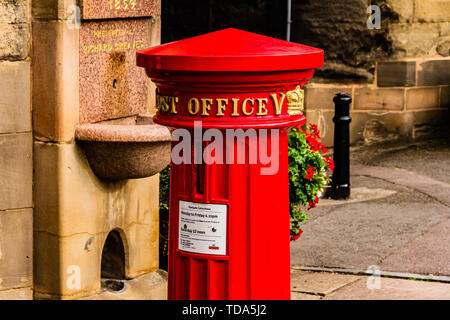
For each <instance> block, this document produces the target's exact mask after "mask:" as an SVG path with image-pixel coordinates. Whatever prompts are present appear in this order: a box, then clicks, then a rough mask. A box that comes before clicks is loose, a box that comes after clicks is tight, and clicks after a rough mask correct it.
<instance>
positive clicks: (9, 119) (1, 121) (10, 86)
mask: <svg viewBox="0 0 450 320" xmlns="http://www.w3.org/2000/svg"><path fill="white" fill-rule="evenodd" d="M0 75H1V77H0V106H1V107H0V133H11V132H24V131H30V130H31V106H30V100H31V97H30V94H31V91H30V85H31V84H30V78H31V73H30V62H22V61H16V62H0Z"/></svg>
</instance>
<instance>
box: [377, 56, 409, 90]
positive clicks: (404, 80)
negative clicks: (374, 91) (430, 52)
mask: <svg viewBox="0 0 450 320" xmlns="http://www.w3.org/2000/svg"><path fill="white" fill-rule="evenodd" d="M377 84H378V86H379V87H395V86H406V87H409V86H414V85H415V84H416V62H415V61H392V62H387V61H386V62H378V64H377Z"/></svg>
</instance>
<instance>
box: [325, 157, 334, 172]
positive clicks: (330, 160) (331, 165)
mask: <svg viewBox="0 0 450 320" xmlns="http://www.w3.org/2000/svg"><path fill="white" fill-rule="evenodd" d="M325 162H326V163H327V164H328V168H329V169H330V170H331V171H332V172H333V171H334V161H333V159H331V158H330V157H326V158H325Z"/></svg>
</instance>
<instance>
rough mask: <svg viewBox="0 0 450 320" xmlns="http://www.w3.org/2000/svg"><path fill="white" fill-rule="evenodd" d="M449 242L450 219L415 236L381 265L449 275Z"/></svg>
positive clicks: (387, 267)
mask: <svg viewBox="0 0 450 320" xmlns="http://www.w3.org/2000/svg"><path fill="white" fill-rule="evenodd" d="M447 195H448V193H447ZM436 239H439V241H436ZM448 243H450V219H447V220H446V221H444V222H441V223H439V224H437V225H436V226H433V227H432V228H430V229H429V230H428V231H427V232H426V233H424V234H423V235H421V236H419V237H417V238H414V239H413V240H412V241H411V242H409V243H408V244H406V245H405V246H404V247H402V248H400V250H398V251H396V252H395V253H393V254H392V255H390V256H389V257H387V258H386V259H385V260H384V261H383V263H382V264H381V265H380V267H381V268H382V269H383V270H386V271H390V270H402V271H403V272H408V273H416V274H430V273H431V274H433V275H449V274H450V263H449V261H448V258H449V257H450V246H448Z"/></svg>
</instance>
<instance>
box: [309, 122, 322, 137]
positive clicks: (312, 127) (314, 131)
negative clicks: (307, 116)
mask: <svg viewBox="0 0 450 320" xmlns="http://www.w3.org/2000/svg"><path fill="white" fill-rule="evenodd" d="M309 129H310V130H311V131H312V133H311V135H312V136H314V137H316V138H318V139H320V136H319V134H320V131H319V129H318V128H317V125H316V124H312V123H310V124H309Z"/></svg>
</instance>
